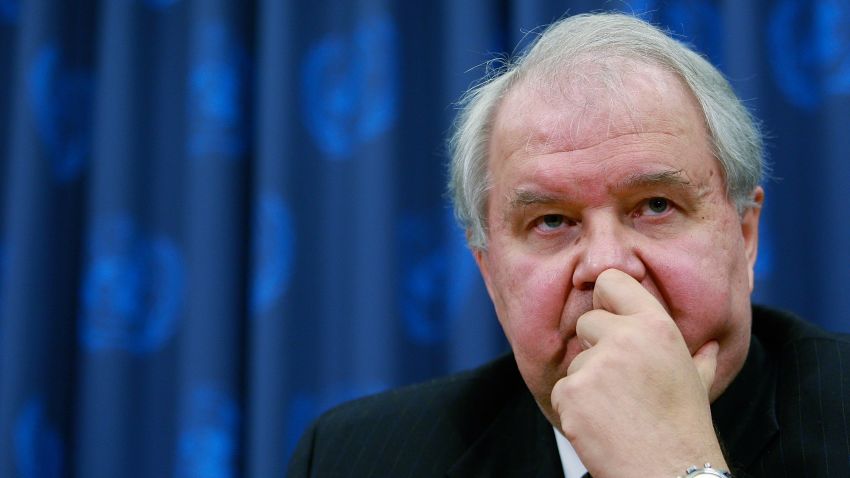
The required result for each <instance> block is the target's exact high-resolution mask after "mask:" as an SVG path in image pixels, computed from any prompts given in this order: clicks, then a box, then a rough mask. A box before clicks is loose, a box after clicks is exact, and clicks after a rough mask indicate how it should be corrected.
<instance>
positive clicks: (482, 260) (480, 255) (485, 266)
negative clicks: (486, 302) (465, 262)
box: [472, 247, 495, 300]
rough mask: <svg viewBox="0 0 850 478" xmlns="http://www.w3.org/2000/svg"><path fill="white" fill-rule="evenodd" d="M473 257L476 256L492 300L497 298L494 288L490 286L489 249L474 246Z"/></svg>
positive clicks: (476, 261)
mask: <svg viewBox="0 0 850 478" xmlns="http://www.w3.org/2000/svg"><path fill="white" fill-rule="evenodd" d="M472 257H474V258H475V263H476V264H478V270H479V271H481V277H482V278H483V279H484V285H485V286H486V287H487V294H489V295H490V300H495V297H494V296H493V289H492V288H490V265H489V262H488V260H487V259H488V258H487V250H486V249H480V248H477V247H473V248H472Z"/></svg>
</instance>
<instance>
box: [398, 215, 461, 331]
mask: <svg viewBox="0 0 850 478" xmlns="http://www.w3.org/2000/svg"><path fill="white" fill-rule="evenodd" d="M402 217H403V219H402V221H401V223H400V226H399V227H400V230H399V235H400V243H401V248H400V250H401V251H404V254H405V256H406V257H412V258H413V259H412V260H409V261H403V262H402V264H403V266H402V267H403V270H402V274H403V278H402V287H401V295H402V297H401V301H400V302H401V308H402V310H401V316H402V319H403V321H404V330H405V332H406V333H407V336H408V337H409V338H410V339H411V340H412V341H414V342H417V343H419V344H423V345H433V344H435V343H439V342H442V341H444V340H445V339H446V335H447V333H448V329H449V324H448V321H450V320H454V319H455V318H457V313H456V312H457V311H459V310H460V307H461V302H462V300H463V298H464V297H468V292H469V287H470V286H471V285H472V283H473V280H474V278H475V277H476V275H477V272H476V268H475V263H474V261H473V260H472V256H471V255H470V253H469V250H468V249H467V247H466V241H465V239H464V237H463V233H462V232H461V231H460V230H459V228H458V227H457V226H456V224H455V222H454V216H452V214H451V211H450V210H449V209H446V212H445V213H442V214H430V215H427V217H426V215H425V214H420V213H408V214H404V215H403V216H402Z"/></svg>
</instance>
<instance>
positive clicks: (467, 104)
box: [449, 13, 765, 249]
mask: <svg viewBox="0 0 850 478" xmlns="http://www.w3.org/2000/svg"><path fill="white" fill-rule="evenodd" d="M594 57H596V58H602V57H618V58H626V59H631V60H634V61H637V62H640V63H644V64H648V65H652V66H656V67H660V68H662V69H664V70H667V71H670V72H672V73H674V74H676V75H677V76H679V77H680V78H681V79H682V80H683V81H684V82H685V84H686V86H687V87H688V88H689V89H690V91H691V92H692V93H693V95H694V97H695V98H696V99H697V101H698V103H699V104H700V106H701V108H702V112H703V115H704V117H705V123H706V126H707V127H708V131H709V135H710V140H711V145H712V148H713V153H714V156H715V157H716V158H717V159H718V160H719V162H720V165H721V167H722V168H723V172H724V175H725V180H726V194H727V196H728V197H729V198H730V199H731V200H733V201H734V202H735V205H736V207H737V208H738V212H739V213H741V214H742V213H743V212H744V211H745V210H746V209H747V208H749V207H752V206H753V205H754V203H753V201H752V194H753V191H754V189H755V188H756V186H758V184H759V182H760V181H761V179H762V174H763V170H764V169H765V165H764V160H763V156H762V149H763V146H762V136H761V132H760V130H759V126H758V124H757V123H756V121H755V120H754V118H753V117H752V116H751V115H750V113H749V112H748V111H747V109H746V108H745V107H744V105H743V104H742V103H741V101H740V100H739V99H738V98H737V96H736V95H735V93H734V92H733V91H732V88H731V86H730V85H729V83H728V82H727V81H726V79H725V78H724V77H723V75H722V74H721V73H720V72H719V71H718V70H717V69H716V68H714V67H713V66H712V65H711V64H710V63H709V62H708V61H706V60H705V59H704V58H703V57H702V56H700V55H699V54H697V53H695V52H694V51H693V50H691V49H689V48H688V47H687V46H685V45H684V44H682V43H680V42H678V41H677V40H675V39H673V38H671V37H670V36H668V35H667V34H665V33H664V32H662V31H661V30H659V29H658V28H656V27H654V26H652V25H650V24H649V23H646V22H645V21H643V20H640V19H638V18H635V17H632V16H628V15H623V14H618V13H596V14H584V15H576V16H572V17H568V18H564V19H562V20H560V21H558V22H556V23H554V24H552V25H550V26H549V27H548V28H547V29H546V30H545V31H544V32H543V33H542V34H541V35H540V36H539V37H538V38H537V39H536V41H535V42H534V43H533V45H532V46H531V48H530V49H529V50H528V51H527V52H526V53H525V54H523V55H521V56H520V57H519V58H517V59H516V60H514V61H510V62H505V65H504V66H502V67H501V68H497V69H491V68H488V70H489V71H488V73H487V75H485V78H484V79H483V80H482V81H481V82H480V83H478V84H477V85H475V86H473V87H472V88H470V89H469V91H467V92H466V93H465V94H464V96H463V97H462V98H461V100H460V102H459V106H460V112H459V114H458V117H457V120H456V122H455V125H454V131H453V134H452V135H451V138H450V140H449V150H450V154H451V164H450V166H449V175H450V179H449V194H450V195H451V197H452V200H453V202H454V208H455V215H456V217H457V219H458V221H459V222H460V224H461V226H463V227H464V228H465V229H466V231H467V237H468V242H469V245H470V246H471V247H473V248H477V249H486V247H487V220H486V218H487V216H486V214H487V196H488V193H489V189H490V178H489V173H488V165H487V157H488V150H489V143H490V135H491V134H492V128H493V122H494V119H495V116H496V113H497V109H498V106H499V104H500V103H501V101H502V99H503V98H504V97H505V96H506V95H507V94H508V92H509V91H510V90H511V88H513V87H514V86H515V85H516V84H517V83H519V81H520V80H521V79H523V78H526V77H528V76H529V75H531V74H538V75H539V74H543V75H545V76H547V77H550V76H551V77H552V78H555V77H557V76H558V75H559V74H563V73H565V72H568V71H569V70H570V69H571V68H572V67H575V66H576V65H577V64H578V63H579V62H581V61H583V60H587V59H588V58H591V59H592V58H594Z"/></svg>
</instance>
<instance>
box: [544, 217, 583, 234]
mask: <svg viewBox="0 0 850 478" xmlns="http://www.w3.org/2000/svg"><path fill="white" fill-rule="evenodd" d="M575 224H576V223H575V221H573V220H571V219H570V218H568V217H567V216H564V215H563V214H544V215H542V216H540V217H538V218H537V219H535V221H534V227H535V228H536V229H537V230H539V231H541V232H550V231H555V230H557V229H562V228H564V227H568V226H575Z"/></svg>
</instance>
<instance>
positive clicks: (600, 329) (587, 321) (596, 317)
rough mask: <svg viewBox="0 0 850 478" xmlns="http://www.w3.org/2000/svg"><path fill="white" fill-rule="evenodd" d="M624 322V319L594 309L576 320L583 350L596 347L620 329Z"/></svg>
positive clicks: (577, 334)
mask: <svg viewBox="0 0 850 478" xmlns="http://www.w3.org/2000/svg"><path fill="white" fill-rule="evenodd" d="M622 322H623V318H622V317H620V316H618V315H614V314H612V313H611V312H608V311H607V310H602V309H593V310H589V311H587V312H585V313H583V314H581V315H580V316H579V318H578V320H576V337H577V338H578V340H579V343H580V344H581V348H582V350H587V349H589V348H590V347H593V346H594V345H596V343H597V342H599V340H601V339H602V337H605V336H606V335H610V334H611V333H612V332H613V331H615V330H617V329H618V328H620V327H621V326H622Z"/></svg>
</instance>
